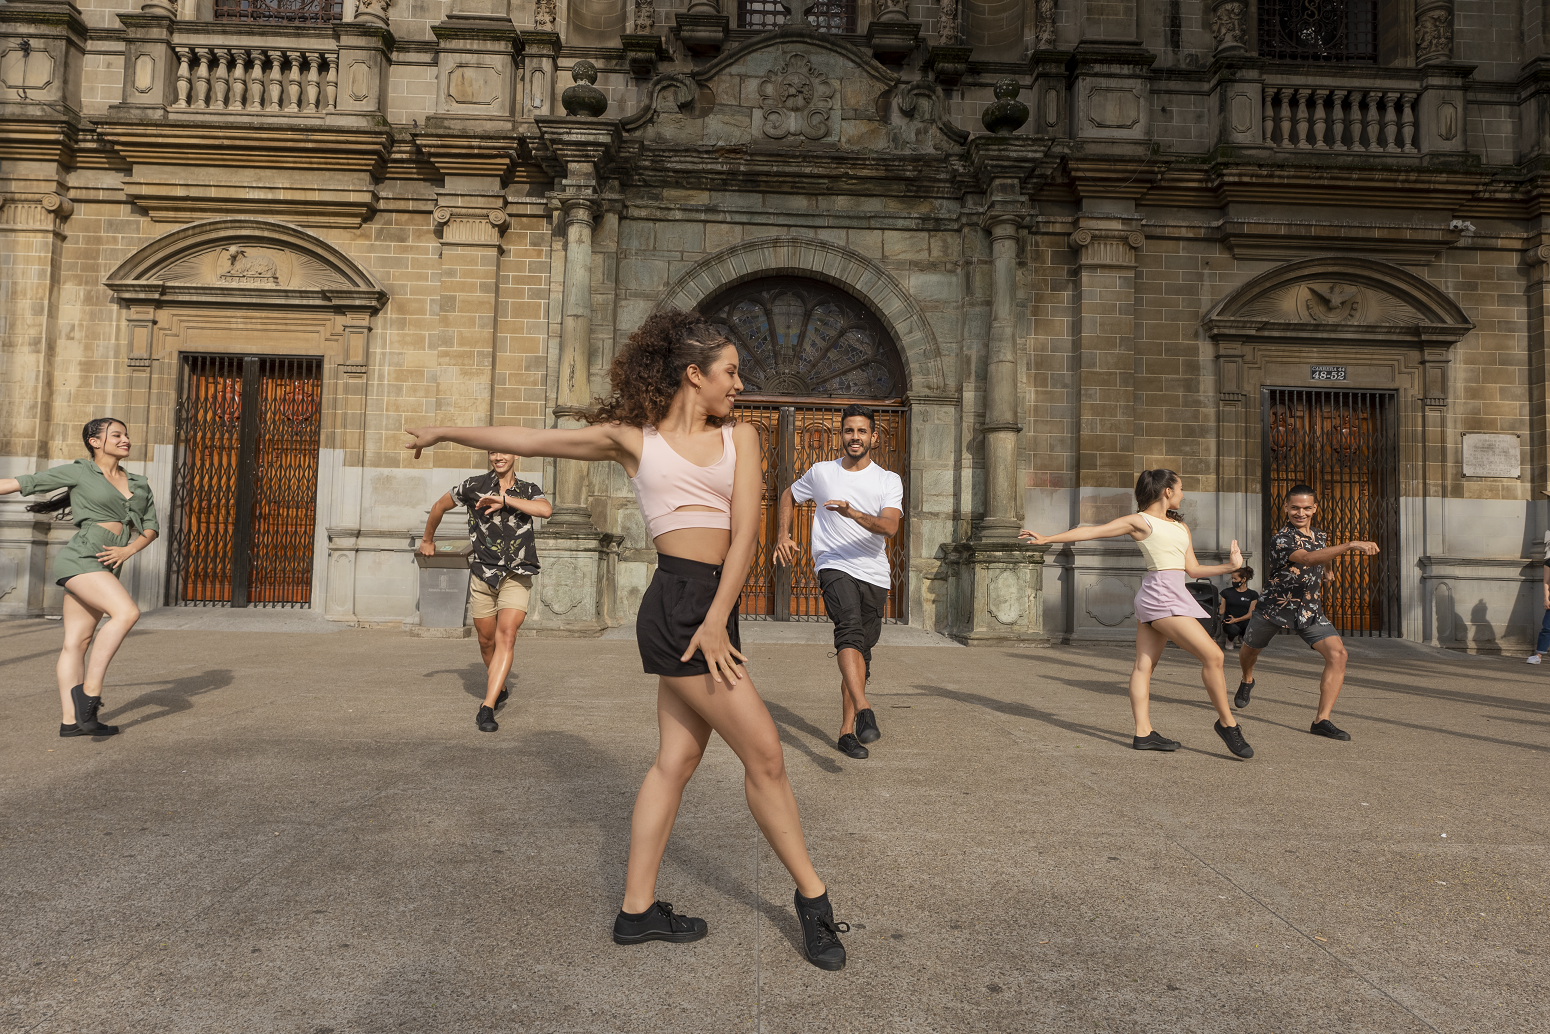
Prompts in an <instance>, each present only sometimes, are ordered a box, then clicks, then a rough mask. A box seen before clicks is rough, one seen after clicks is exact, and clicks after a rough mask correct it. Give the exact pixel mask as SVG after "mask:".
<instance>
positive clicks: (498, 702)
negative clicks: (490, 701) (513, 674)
mask: <svg viewBox="0 0 1550 1034" xmlns="http://www.w3.org/2000/svg"><path fill="white" fill-rule="evenodd" d="M509 696H511V690H509V689H507V688H506V687H505V686H502V687H501V691H500V694H499V695H498V696H496V698H495V710H497V711H499V710H500V709H501V708H503V707H505V706H506V698H507V697H509Z"/></svg>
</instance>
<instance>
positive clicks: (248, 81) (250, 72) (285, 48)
mask: <svg viewBox="0 0 1550 1034" xmlns="http://www.w3.org/2000/svg"><path fill="white" fill-rule="evenodd" d="M173 51H174V53H175V54H176V55H177V62H178V68H177V99H176V100H174V101H173V104H172V107H173V108H174V109H177V110H194V111H241V112H263V113H265V114H285V115H318V114H325V113H327V112H331V111H334V110H335V109H336V107H337V101H338V95H339V58H338V55H337V54H336V53H335V52H334V51H333V50H318V49H315V48H314V47H298V46H295V45H294V44H293V41H289V40H287V41H284V42H282V43H278V44H277V45H275V46H236V47H232V46H213V45H212V46H183V45H175V46H174V47H173Z"/></svg>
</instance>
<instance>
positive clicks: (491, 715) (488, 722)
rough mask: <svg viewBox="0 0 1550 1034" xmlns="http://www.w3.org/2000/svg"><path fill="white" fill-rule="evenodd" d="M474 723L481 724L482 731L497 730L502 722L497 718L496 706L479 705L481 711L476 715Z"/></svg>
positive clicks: (480, 729)
mask: <svg viewBox="0 0 1550 1034" xmlns="http://www.w3.org/2000/svg"><path fill="white" fill-rule="evenodd" d="M474 724H475V725H477V726H479V731H480V732H495V731H496V730H497V729H499V728H500V724H499V723H498V722H496V720H495V710H494V708H490V707H485V706H484V705H483V704H480V705H479V713H478V714H476V715H474Z"/></svg>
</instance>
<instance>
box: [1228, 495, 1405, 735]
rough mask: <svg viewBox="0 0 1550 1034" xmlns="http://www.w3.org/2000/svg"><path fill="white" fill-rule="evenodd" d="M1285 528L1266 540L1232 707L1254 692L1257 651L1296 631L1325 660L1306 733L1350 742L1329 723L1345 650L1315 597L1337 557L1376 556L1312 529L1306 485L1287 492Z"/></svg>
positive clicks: (1363, 545)
mask: <svg viewBox="0 0 1550 1034" xmlns="http://www.w3.org/2000/svg"><path fill="white" fill-rule="evenodd" d="M1285 509H1286V524H1285V525H1283V526H1282V528H1281V530H1280V531H1278V532H1276V533H1275V537H1274V538H1273V539H1271V540H1270V577H1269V579H1268V580H1267V581H1266V583H1265V591H1264V592H1263V593H1261V594H1260V597H1259V606H1257V607H1256V608H1254V616H1253V618H1251V619H1250V620H1249V629H1248V632H1246V633H1245V634H1244V637H1243V649H1242V650H1241V651H1240V652H1239V654H1238V662H1239V663H1240V664H1241V665H1242V666H1243V681H1242V682H1240V683H1238V693H1237V695H1236V696H1235V697H1233V706H1235V707H1240V708H1242V707H1248V706H1249V694H1250V693H1251V692H1252V691H1253V689H1254V662H1255V661H1256V660H1258V659H1259V654H1260V651H1262V650H1263V649H1264V648H1265V647H1267V646H1269V645H1270V640H1271V639H1273V638H1275V636H1276V634H1277V633H1278V632H1280V631H1281V630H1282V629H1283V628H1284V629H1287V630H1289V631H1292V632H1296V633H1297V634H1298V636H1300V637H1301V638H1302V641H1303V642H1305V643H1307V644H1308V646H1309V647H1310V648H1312V649H1314V650H1316V651H1318V652H1319V654H1320V655H1322V656H1323V658H1324V674H1323V676H1322V677H1321V678H1320V679H1319V709H1318V711H1317V712H1316V713H1315V715H1314V718H1313V726H1312V727H1311V728H1310V729H1309V730H1308V731H1309V732H1311V733H1313V734H1314V735H1315V736H1327V737H1329V738H1330V739H1332V740H1349V739H1350V738H1351V735H1350V733H1347V732H1345V731H1344V730H1342V729H1339V728H1337V727H1336V726H1335V723H1334V722H1332V721H1330V720H1329V716H1330V712H1332V711H1333V710H1334V709H1335V700H1336V698H1338V697H1339V696H1340V689H1341V687H1342V686H1344V685H1345V665H1346V649H1345V643H1344V642H1342V641H1341V639H1340V632H1339V631H1338V630H1337V629H1336V628H1335V626H1334V625H1332V624H1330V621H1329V618H1327V617H1325V616H1324V608H1323V604H1322V602H1321V600H1320V598H1319V595H1320V589H1321V587H1322V584H1323V581H1324V565H1325V564H1327V563H1329V561H1331V560H1333V559H1334V558H1335V557H1337V556H1340V555H1341V554H1342V553H1364V554H1366V555H1367V556H1373V555H1375V554H1376V553H1377V552H1378V546H1377V543H1375V542H1346V543H1344V544H1342V545H1339V546H1331V545H1330V544H1329V536H1327V535H1325V534H1324V532H1322V531H1314V530H1313V526H1312V525H1313V515H1314V514H1315V513H1317V512H1318V509H1319V506H1318V499H1317V497H1316V496H1315V495H1314V493H1313V489H1312V488H1309V487H1308V486H1307V485H1296V486H1294V487H1293V488H1292V490H1291V491H1290V492H1288V493H1286V506H1285Z"/></svg>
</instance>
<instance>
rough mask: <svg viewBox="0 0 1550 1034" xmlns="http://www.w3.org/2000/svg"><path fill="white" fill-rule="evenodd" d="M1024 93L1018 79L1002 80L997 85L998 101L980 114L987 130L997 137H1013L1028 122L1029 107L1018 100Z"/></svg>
mask: <svg viewBox="0 0 1550 1034" xmlns="http://www.w3.org/2000/svg"><path fill="white" fill-rule="evenodd" d="M1020 92H1022V87H1021V86H1019V85H1018V83H1017V80H1016V79H1002V80H1000V81H999V82H997V83H996V87H995V94H996V99H995V100H994V101H992V102H991V103H990V104H989V105H988V106H987V107H986V108H985V110H984V111H983V112H981V113H980V121H981V122H983V123H985V128H986V129H988V130H990V131H991V132H992V133H995V134H996V135H997V136H1011V135H1012V134H1013V133H1015V132H1017V131H1018V130H1019V129H1021V128H1023V125H1024V124H1025V123H1027V121H1028V105H1026V104H1024V103H1023V102H1022V101H1020V100H1018V99H1017V95H1018V94H1019V93H1020Z"/></svg>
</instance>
